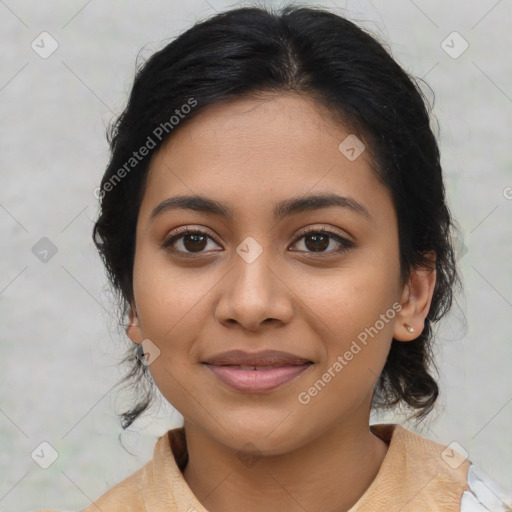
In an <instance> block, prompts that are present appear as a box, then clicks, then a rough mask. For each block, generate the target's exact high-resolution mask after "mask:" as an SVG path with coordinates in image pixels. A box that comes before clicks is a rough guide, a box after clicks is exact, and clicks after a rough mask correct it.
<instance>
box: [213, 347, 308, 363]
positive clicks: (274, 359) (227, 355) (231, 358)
mask: <svg viewBox="0 0 512 512" xmlns="http://www.w3.org/2000/svg"><path fill="white" fill-rule="evenodd" d="M203 363H207V364H212V365H215V366H226V365H236V366H251V365H252V366H276V367H280V366H291V365H299V364H305V363H312V361H311V360H310V359H305V358H303V357H300V356H298V355H295V354H290V353H289V352H281V351H279V350H264V351H261V352H245V351H244V350H230V351H228V352H222V353H220V354H216V355H214V356H212V357H210V358H208V359H207V360H206V361H203Z"/></svg>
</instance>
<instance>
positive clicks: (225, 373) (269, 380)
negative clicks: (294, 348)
mask: <svg viewBox="0 0 512 512" xmlns="http://www.w3.org/2000/svg"><path fill="white" fill-rule="evenodd" d="M313 364H314V363H313V362H312V361H307V362H305V363H295V364H284V365H283V364H282V363H279V364H272V365H256V364H250V365H247V364H244V365H242V364H226V365H214V364H211V363H204V365H205V367H206V368H207V369H208V370H209V371H210V372H211V373H212V374H213V375H214V376H215V377H217V378H218V379H219V380H220V381H221V382H223V383H224V384H226V385H227V386H229V387H230V388H232V389H235V390H237V391H242V392H245V393H262V392H268V391H273V390H275V389H277V388H279V387H281V386H283V385H284V384H287V383H289V382H291V381H292V380H295V379H297V378H299V377H300V376H301V375H303V374H304V373H305V372H306V371H307V370H308V369H309V368H310V367H311V366H313Z"/></svg>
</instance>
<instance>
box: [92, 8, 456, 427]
mask: <svg viewBox="0 0 512 512" xmlns="http://www.w3.org/2000/svg"><path fill="white" fill-rule="evenodd" d="M282 92H292V93H296V94H300V95H303V96H305V97H309V98H312V99H313V100H315V101H316V102H317V104H318V105H323V106H325V107H327V109H328V111H329V114H331V115H332V118H333V119H334V120H335V121H337V122H339V123H340V124H341V125H342V126H344V127H346V128H349V129H350V132H351V133H354V134H356V136H357V137H358V138H360V139H361V140H362V141H364V143H365V145H366V147H367V149H368V151H369V154H370V156H371V161H372V165H373V168H374V171H375V173H376V176H377V177H378V178H379V179H380V180H381V182H382V183H383V184H384V185H385V186H387V187H388V188H389V190H390V191H391V192H392V197H393V202H394V205H395V209H396V213H397V218H398V229H399V249H400V268H401V276H402V279H403V282H406V280H407V279H408V277H409V275H410V269H411V268H432V267H433V265H435V269H436V274H437V279H436V284H435V289H434V292H433V297H432V302H431V306H430V310H429V313H428V315H427V317H426V319H425V326H424V329H423V332H422V333H421V334H420V335H419V336H418V337H417V339H415V340H414V341H412V342H408V343H403V342H399V341H397V340H395V339H393V340H392V345H391V350H390V352H389V356H388V358H387V361H386V364H385V366H384V369H383V371H382V374H381V375H380V378H379V380H378V382H377V385H376V388H375V391H374V396H373V402H372V406H373V407H374V408H387V407H393V406H396V405H405V406H408V407H409V408H412V409H413V412H414V414H413V415H412V417H414V418H416V419H421V418H423V417H424V416H426V415H427V414H428V413H429V412H430V411H431V410H432V408H433V406H434V403H435V401H436V399H437V397H438V393H439V389H438V385H437V383H436V380H435V379H434V378H433V377H432V376H431V374H430V371H432V369H434V370H435V365H434V362H433V356H432V341H433V331H432V322H435V321H437V320H439V319H440V318H441V317H443V316H444V315H445V314H446V313H447V312H448V311H449V309H450V307H451V305H452V300H453V290H454V285H455V284H459V285H461V281H460V278H459V276H458V273H457V269H456V258H455V251H454V248H453V245H452V238H451V231H450V230H451V228H455V223H454V221H452V218H451V215H450V211H449V209H448V206H447V204H446V201H445V189H444V184H443V178H442V169H441V165H440V154H439V149H438V145H437V142H436V138H435V136H434V134H433V132H432V130H431V127H430V115H431V108H432V107H431V106H430V105H429V103H428V100H427V99H426V98H425V96H424V94H423V92H422V91H421V89H420V88H419V86H418V83H417V82H416V79H415V78H413V77H412V76H410V75H409V74H408V73H407V72H405V71H404V70H403V69H402V68H401V67H400V66H399V64H398V63H397V62H396V61H395V60H394V59H393V58H392V57H391V54H390V52H389V50H387V49H385V47H384V46H383V43H380V42H378V40H377V39H376V38H375V36H372V35H370V34H368V33H367V32H366V31H364V30H363V29H361V28H359V27H357V26H356V25H355V24H354V23H352V22H351V21H348V20H347V19H345V18H343V17H341V16H339V15H337V14H334V13H331V12H328V11H325V10H323V9H319V8H313V7H301V6H292V5H288V6H285V7H283V8H282V9H280V11H278V12H275V11H273V10H272V9H270V8H259V7H246V8H239V9H233V10H229V11H226V12H223V13H220V14H217V15H215V16H213V17H211V18H210V19H207V20H205V21H202V22H199V23H196V24H195V25H194V26H193V27H192V28H190V29H189V30H187V31H186V32H184V33H183V34H181V35H180V36H179V37H178V38H177V39H175V40H174V41H172V42H171V43H169V44H168V45H167V46H165V47H164V48H163V49H161V50H159V51H157V52H156V53H154V54H153V55H152V56H151V57H150V58H149V59H148V60H147V61H146V62H145V63H144V65H142V66H141V67H140V68H139V69H138V71H137V73H136V76H135V79H134V83H133V88H132V91H131V94H130V98H129V101H128V105H127V107H126V109H125V110H124V111H123V112H122V114H121V115H120V116H119V117H118V119H117V120H116V121H115V122H114V123H113V124H112V125H111V126H110V128H109V130H108V131H107V139H108V141H109V143H110V146H111V158H110V162H109V165H108V167H107V169H106V172H105V174H104V176H103V179H102V182H101V193H100V200H101V201H100V204H101V211H100V215H99V218H98V220H97V222H96V224H95V226H94V232H93V238H94V242H95V244H96V246H97V248H98V250H99V252H100V255H101V257H102V259H103V262H104V264H105V266H106V270H107V275H108V277H109V279H110V282H111V283H112V285H113V287H114V290H115V292H117V298H118V299H119V304H120V306H121V310H122V311H121V314H122V316H123V318H125V315H126V314H127V313H128V311H129V307H130V303H131V302H132V300H133V286H132V278H133V263H134V253H135V227H136V223H137V217H138V212H139V208H140V204H141V200H142V197H143V194H144V189H145V183H146V178H147V174H148V169H149V164H150V159H151V155H152V154H154V153H155V152H156V151H157V150H158V149H159V147H160V146H161V144H162V143H163V142H165V140H166V139H167V138H168V137H170V136H171V135H172V133H173V132H174V131H176V130H177V129H179V128H181V127H182V126H184V125H185V124H186V123H187V122H188V121H189V120H190V119H191V118H193V117H194V116H197V114H198V113H199V112H201V111H202V109H204V108H205V107H207V106H209V105H212V104H213V103H216V102H219V101H222V100H226V99H232V98H242V97H250V96H254V97H256V96H258V94H260V93H275V94H279V93H282ZM185 105H189V106H190V107H191V108H188V107H187V108H184V106H185ZM192 105H193V107H192ZM182 114H185V115H182ZM173 116H174V121H173ZM176 120H177V121H176ZM150 139H151V142H150ZM143 146H145V147H146V148H150V149H149V150H148V154H147V156H146V157H145V158H137V159H136V160H134V156H133V152H134V151H136V150H138V149H139V148H142V147H143ZM128 162H129V165H127V163H128ZM132 164H133V165H132ZM132 168H133V170H132ZM122 169H124V172H123V171H122ZM429 250H433V251H435V253H436V260H435V263H434V264H433V263H432V261H431V260H430V259H429V258H428V255H426V253H427V251H429ZM123 362H129V363H130V364H131V365H132V366H131V371H130V372H129V373H128V374H127V375H126V376H125V377H124V379H123V380H122V381H121V382H132V384H133V385H134V386H135V387H136V388H137V393H139V391H140V390H141V389H142V390H143V391H142V393H141V394H140V395H139V397H138V398H139V401H138V402H137V403H136V404H134V406H133V407H132V408H131V409H130V410H128V411H127V412H124V413H122V414H121V417H122V418H123V421H122V426H123V429H125V428H128V427H129V426H130V425H131V424H132V423H133V421H135V420H136V419H137V417H138V416H139V415H140V414H141V413H143V412H144V411H145V410H146V409H147V408H148V407H149V405H150V403H151V400H152V397H153V396H154V395H153V391H154V382H153V380H152V378H151V375H150V374H149V371H148V369H147V366H146V365H144V364H143V363H141V361H140V360H139V359H138V358H137V357H136V355H135V354H134V351H133V349H130V350H129V351H128V353H127V354H126V357H125V359H124V360H123Z"/></svg>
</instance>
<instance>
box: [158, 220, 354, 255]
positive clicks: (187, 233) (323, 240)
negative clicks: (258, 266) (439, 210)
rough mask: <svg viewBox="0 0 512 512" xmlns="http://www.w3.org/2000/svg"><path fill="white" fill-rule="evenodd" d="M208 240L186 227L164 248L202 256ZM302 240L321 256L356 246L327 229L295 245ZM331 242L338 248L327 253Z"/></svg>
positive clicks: (312, 231) (203, 233) (313, 230)
mask: <svg viewBox="0 0 512 512" xmlns="http://www.w3.org/2000/svg"><path fill="white" fill-rule="evenodd" d="M208 240H212V241H213V242H215V240H214V239H213V237H212V236H211V235H210V234H209V233H208V232H207V231H203V230H200V229H190V228H188V227H186V228H183V229H181V230H180V231H179V233H178V234H174V235H172V236H171V237H169V238H167V239H166V240H165V241H164V242H163V244H162V248H163V249H166V250H168V251H170V252H172V253H177V254H178V255H180V256H187V257H188V256H191V257H194V256H195V255H201V254H203V253H204V252H205V249H206V248H207V246H208ZM301 240H304V243H305V246H306V252H312V253H313V254H315V253H318V254H321V253H325V252H327V253H341V252H345V251H347V250H349V249H350V248H352V247H353V246H354V243H353V242H352V241H350V240H348V239H347V238H345V237H343V236H341V235H340V234H339V233H337V232H335V231H332V230H330V229H327V228H314V227H313V228H308V229H307V230H305V231H304V232H302V233H301V235H300V236H299V238H297V239H296V240H295V242H294V244H293V245H295V244H297V243H298V242H299V241H301ZM331 240H334V241H335V242H336V243H337V244H338V248H337V249H334V250H329V251H326V249H327V248H328V247H329V245H330V244H331ZM177 242H179V243H180V244H181V247H179V248H177V247H176V245H177Z"/></svg>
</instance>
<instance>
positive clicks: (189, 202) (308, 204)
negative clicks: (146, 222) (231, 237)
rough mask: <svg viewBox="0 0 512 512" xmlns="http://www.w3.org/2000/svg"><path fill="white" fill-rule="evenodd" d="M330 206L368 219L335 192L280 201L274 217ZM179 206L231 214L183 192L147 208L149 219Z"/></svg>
mask: <svg viewBox="0 0 512 512" xmlns="http://www.w3.org/2000/svg"><path fill="white" fill-rule="evenodd" d="M332 206H337V207H340V208H345V209H347V210H349V211H352V212H354V213H356V214H358V215H361V216H364V217H366V218H367V219H368V220H369V221H371V220H372V217H371V215H370V212H369V211H368V209H367V208H366V207H365V206H363V205H362V204H361V203H359V202H357V201H356V200H355V199H353V198H352V197H348V196H339V195H336V194H313V195H309V196H305V197H304V196H301V197H294V198H291V199H286V200H284V201H281V202H279V203H277V204H275V205H274V220H276V221H278V220H280V219H282V218H284V217H286V216H289V215H294V214H298V213H302V212H306V211H313V210H319V209H321V208H329V207H332ZM179 209H186V210H194V211H197V212H205V213H210V214H213V215H217V216H219V217H222V218H224V219H228V220H232V219H233V218H234V212H233V209H232V208H231V207H230V206H228V205H226V204H223V203H220V202H218V201H215V200H214V199H210V198H208V197H205V196H201V195H188V196H187V195H185V196H175V197H170V198H169V199H165V200H164V201H162V202H161V203H160V204H159V205H157V206H156V207H155V208H154V209H153V211H152V212H151V215H150V220H153V219H154V218H155V217H157V216H158V215H160V214H161V213H163V212H166V211H170V210H179Z"/></svg>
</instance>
